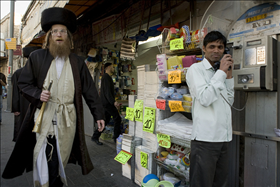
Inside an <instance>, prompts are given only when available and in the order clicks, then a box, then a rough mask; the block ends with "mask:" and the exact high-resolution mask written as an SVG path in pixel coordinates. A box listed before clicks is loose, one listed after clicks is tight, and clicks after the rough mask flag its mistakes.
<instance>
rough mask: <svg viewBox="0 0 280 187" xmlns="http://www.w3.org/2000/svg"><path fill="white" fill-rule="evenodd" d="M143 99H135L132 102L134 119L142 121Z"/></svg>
mask: <svg viewBox="0 0 280 187" xmlns="http://www.w3.org/2000/svg"><path fill="white" fill-rule="evenodd" d="M143 103H144V102H143V100H139V99H136V101H135V103H134V117H135V121H139V122H143Z"/></svg>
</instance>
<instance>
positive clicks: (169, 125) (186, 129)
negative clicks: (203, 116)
mask: <svg viewBox="0 0 280 187" xmlns="http://www.w3.org/2000/svg"><path fill="white" fill-rule="evenodd" d="M192 125H193V122H192V121H191V120H189V119H188V118H186V117H185V116H184V115H182V114H180V113H175V114H174V115H173V116H171V117H169V118H166V119H163V120H159V121H158V123H157V126H156V131H157V132H158V133H162V134H167V135H169V136H173V137H177V138H181V139H185V140H190V137H191V133H192V127H193V126H192Z"/></svg>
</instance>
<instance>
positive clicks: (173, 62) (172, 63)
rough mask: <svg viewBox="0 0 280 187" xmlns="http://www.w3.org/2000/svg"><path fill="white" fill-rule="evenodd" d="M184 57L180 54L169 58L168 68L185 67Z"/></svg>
mask: <svg viewBox="0 0 280 187" xmlns="http://www.w3.org/2000/svg"><path fill="white" fill-rule="evenodd" d="M181 59H182V58H180V57H178V56H172V57H170V58H168V60H167V69H169V70H177V69H183V64H182V60H181Z"/></svg>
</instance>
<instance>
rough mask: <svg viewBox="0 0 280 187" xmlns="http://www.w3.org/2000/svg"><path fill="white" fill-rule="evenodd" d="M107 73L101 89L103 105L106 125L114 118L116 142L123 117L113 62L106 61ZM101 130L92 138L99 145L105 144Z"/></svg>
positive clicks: (114, 137) (95, 132)
mask: <svg viewBox="0 0 280 187" xmlns="http://www.w3.org/2000/svg"><path fill="white" fill-rule="evenodd" d="M104 69H105V73H104V75H103V76H102V79H101V90H100V97H101V102H102V104H103V107H104V109H105V118H106V120H105V125H107V124H108V123H109V122H110V119H111V116H113V119H114V135H113V139H114V141H115V142H116V139H117V138H118V137H119V135H120V134H121V127H120V126H121V117H120V114H119V112H118V110H117V108H118V107H119V103H118V102H117V101H115V91H114V83H113V80H112V77H111V76H112V75H113V73H114V72H115V68H114V66H113V64H112V63H106V64H105V65H104ZM100 135H101V132H100V131H98V130H95V131H94V134H93V135H92V137H91V139H92V141H94V142H95V143H96V144H97V145H103V143H101V142H99V137H100Z"/></svg>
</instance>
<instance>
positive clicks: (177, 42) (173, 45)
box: [170, 38, 184, 51]
mask: <svg viewBox="0 0 280 187" xmlns="http://www.w3.org/2000/svg"><path fill="white" fill-rule="evenodd" d="M179 49H184V40H183V38H178V39H174V40H171V41H170V51H172V50H179Z"/></svg>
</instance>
